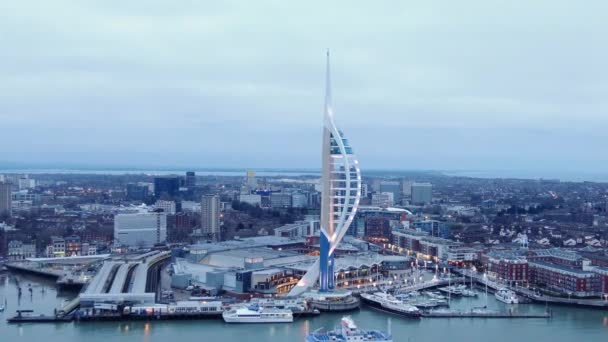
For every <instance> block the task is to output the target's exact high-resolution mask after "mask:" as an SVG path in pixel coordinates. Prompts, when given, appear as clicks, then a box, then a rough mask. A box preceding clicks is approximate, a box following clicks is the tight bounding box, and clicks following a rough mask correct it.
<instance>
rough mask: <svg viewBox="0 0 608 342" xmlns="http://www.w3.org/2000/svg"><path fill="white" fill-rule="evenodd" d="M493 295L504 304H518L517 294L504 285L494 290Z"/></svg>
mask: <svg viewBox="0 0 608 342" xmlns="http://www.w3.org/2000/svg"><path fill="white" fill-rule="evenodd" d="M494 296H495V297H496V299H498V300H499V301H501V302H503V303H505V304H518V303H519V299H518V298H517V294H516V293H515V292H513V291H511V290H509V289H507V288H506V287H503V288H500V289H499V290H498V291H496V293H495V294H494Z"/></svg>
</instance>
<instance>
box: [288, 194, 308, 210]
mask: <svg viewBox="0 0 608 342" xmlns="http://www.w3.org/2000/svg"><path fill="white" fill-rule="evenodd" d="M291 207H292V208H307V207H308V197H307V196H306V194H303V193H301V192H293V193H292V194H291Z"/></svg>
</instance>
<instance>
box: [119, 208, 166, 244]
mask: <svg viewBox="0 0 608 342" xmlns="http://www.w3.org/2000/svg"><path fill="white" fill-rule="evenodd" d="M166 239H167V215H166V214H165V213H162V212H152V213H131V214H117V215H116V216H114V242H115V243H116V244H118V245H122V246H128V247H141V248H150V247H153V246H154V245H155V244H159V243H164V242H165V241H166Z"/></svg>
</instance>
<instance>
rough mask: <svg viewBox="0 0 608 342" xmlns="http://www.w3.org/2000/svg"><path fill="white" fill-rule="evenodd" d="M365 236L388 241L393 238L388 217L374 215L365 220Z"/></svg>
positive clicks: (379, 240) (370, 238) (378, 240)
mask: <svg viewBox="0 0 608 342" xmlns="http://www.w3.org/2000/svg"><path fill="white" fill-rule="evenodd" d="M365 238H366V239H369V240H374V241H377V242H381V241H384V242H387V241H389V239H390V238H391V222H390V220H389V219H388V218H387V217H382V216H372V217H368V218H367V220H366V221H365Z"/></svg>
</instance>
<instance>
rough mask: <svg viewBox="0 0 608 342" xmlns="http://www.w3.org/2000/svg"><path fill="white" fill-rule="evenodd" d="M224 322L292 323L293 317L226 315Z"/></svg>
mask: <svg viewBox="0 0 608 342" xmlns="http://www.w3.org/2000/svg"><path fill="white" fill-rule="evenodd" d="M224 322H226V323H291V322H293V317H291V318H260V317H226V316H224Z"/></svg>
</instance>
